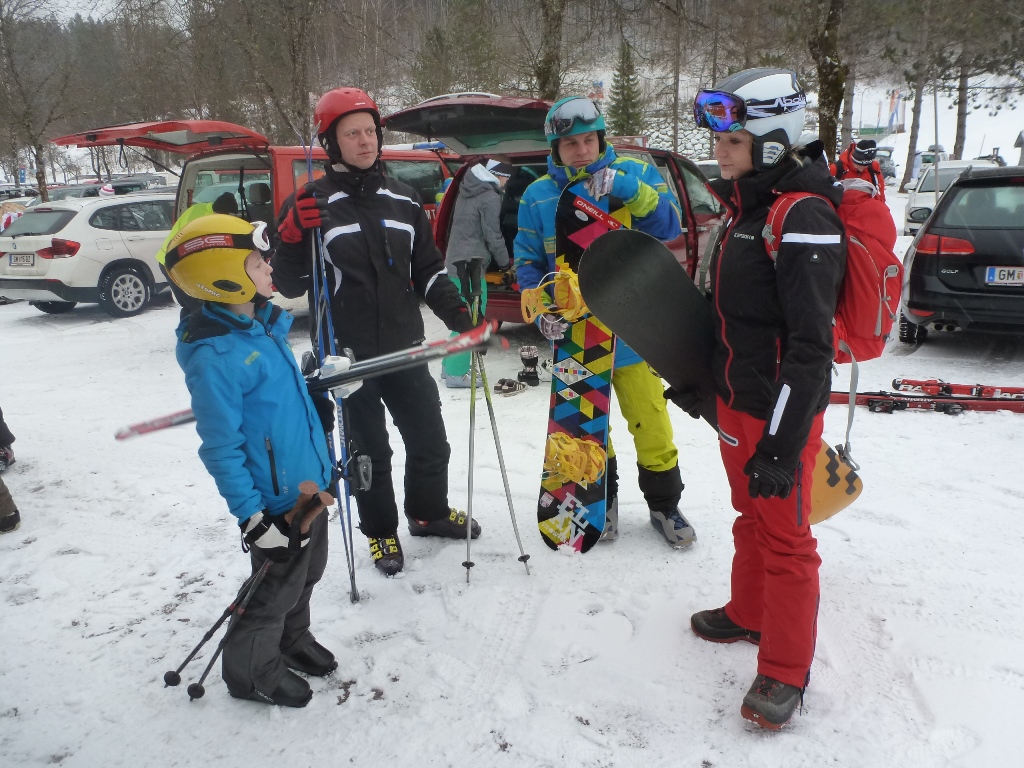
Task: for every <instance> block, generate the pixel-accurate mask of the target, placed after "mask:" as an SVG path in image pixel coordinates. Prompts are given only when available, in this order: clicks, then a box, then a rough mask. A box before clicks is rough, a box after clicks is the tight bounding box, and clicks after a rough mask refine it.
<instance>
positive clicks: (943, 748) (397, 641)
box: [0, 199, 1024, 768]
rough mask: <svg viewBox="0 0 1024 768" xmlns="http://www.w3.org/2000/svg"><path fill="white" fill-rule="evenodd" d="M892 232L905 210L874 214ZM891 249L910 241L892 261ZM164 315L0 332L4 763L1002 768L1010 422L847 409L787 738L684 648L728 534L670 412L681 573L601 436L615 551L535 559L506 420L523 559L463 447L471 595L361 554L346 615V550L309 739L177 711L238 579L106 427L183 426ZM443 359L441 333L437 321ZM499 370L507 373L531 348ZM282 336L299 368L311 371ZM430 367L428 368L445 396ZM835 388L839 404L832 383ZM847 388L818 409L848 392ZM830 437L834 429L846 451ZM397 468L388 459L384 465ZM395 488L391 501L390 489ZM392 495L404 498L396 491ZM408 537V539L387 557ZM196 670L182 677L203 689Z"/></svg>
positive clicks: (924, 349) (497, 365)
mask: <svg viewBox="0 0 1024 768" xmlns="http://www.w3.org/2000/svg"><path fill="white" fill-rule="evenodd" d="M893 208H894V214H896V215H899V214H900V212H901V208H902V200H901V199H897V200H896V201H894V204H893ZM901 243H902V247H904V248H905V246H906V240H905V239H904V240H901ZM176 320H177V309H176V307H174V306H173V305H171V304H169V303H164V304H158V305H157V306H156V307H155V308H154V309H152V310H151V311H149V312H147V313H145V314H143V315H141V316H139V317H137V318H133V319H128V320H111V319H110V318H109V317H107V316H106V315H104V314H103V313H102V312H101V311H100V310H99V309H98V308H96V307H91V306H79V307H78V308H76V309H75V310H74V311H72V312H70V313H68V314H65V315H59V316H49V315H44V314H42V313H40V312H37V311H36V310H35V309H33V308H32V307H29V306H27V305H26V304H24V303H19V304H13V305H9V306H0V361H2V362H0V370H2V377H0V406H2V407H3V410H4V415H5V416H6V417H7V420H8V422H9V424H10V426H11V428H12V430H13V431H14V432H15V434H16V435H17V437H18V440H17V442H16V443H15V449H16V453H17V463H16V464H15V465H14V466H13V467H12V468H11V469H10V470H9V471H7V472H6V473H5V474H4V480H5V481H6V483H7V484H8V486H9V487H10V489H11V492H12V493H13V495H14V498H15V500H16V502H17V504H18V505H19V507H20V509H21V512H22V517H23V524H22V527H21V529H20V530H18V531H17V532H15V533H12V534H8V535H5V536H2V537H0V605H2V607H0V638H3V641H4V649H5V653H4V654H3V660H2V661H0V764H2V765H3V766H29V765H45V764H59V765H60V766H62V768H72V767H74V768H94V767H96V766H104V767H109V768H113V767H115V766H131V768H144V767H146V766H153V767H154V768H164V767H169V766H188V767H190V768H191V767H193V766H200V765H213V766H246V767H247V768H264V767H266V768H271V766H274V767H277V766H285V765H287V766H314V765H316V766H335V765H354V766H388V767H389V768H404V767H405V766H410V767H411V766H417V767H419V766H458V767H460V768H461V767H465V768H485V767H487V768H489V767H490V766H510V767H511V766H515V767H516V768H528V767H531V766H558V767H559V768H574V767H576V766H595V767H596V766H616V767H617V768H618V767H627V766H643V767H644V768H650V767H651V766H658V767H660V766H693V767H694V768H698V767H699V768H735V767H737V766H748V765H749V766H755V765H756V766H762V765H786V766H791V767H793V768H797V767H799V766H805V767H807V768H819V767H820V766H826V765H827V766H840V767H846V766H849V767H850V768H866V767H871V768H879V767H887V766H893V767H894V768H895V767H897V766H898V768H940V766H941V767H944V768H945V767H949V766H956V767H958V768H968V767H973V766H995V765H999V766H1003V765H1006V766H1009V765H1012V764H1013V763H1014V760H1016V759H1019V755H1020V737H1019V731H1018V726H1017V724H1016V723H1017V719H1018V713H1019V712H1020V711H1021V710H1022V709H1024V660H1022V654H1021V641H1020V638H1021V637H1022V636H1024V613H1022V611H1021V605H1022V604H1024V570H1022V569H1021V567H1020V552H1021V550H1022V547H1024V515H1022V513H1021V512H1022V502H1021V496H1022V494H1021V490H1020V449H1019V435H1020V434H1021V431H1022V429H1024V416H1022V415H1016V414H1010V413H1005V412H999V413H988V414H976V413H975V414H965V415H961V416H957V417H950V416H945V415H941V414H931V413H906V412H904V413H898V414H895V415H879V414H872V413H869V412H867V411H866V410H865V409H859V410H858V413H857V419H856V423H855V425H854V436H853V440H854V449H855V455H856V457H857V458H858V459H859V461H860V462H861V464H862V473H861V474H862V476H863V478H864V483H865V491H864V494H863V496H862V497H861V498H860V500H859V501H858V502H857V503H856V504H855V505H854V506H853V507H852V508H850V509H848V510H846V511H845V512H843V513H842V514H841V515H839V516H837V517H835V518H833V519H832V520H830V521H828V522H826V523H823V524H821V525H820V526H818V527H817V528H816V529H815V533H816V535H817V537H818V540H819V551H820V553H821V555H822V559H823V561H824V564H823V566H822V570H821V588H822V603H821V612H820V621H819V635H818V648H817V654H816V658H815V662H814V666H813V669H812V678H811V684H810V687H809V688H808V691H807V696H806V704H805V707H804V710H803V714H802V716H797V717H794V720H793V723H792V725H791V727H789V728H788V729H787V730H785V731H783V732H781V733H779V734H775V735H772V734H768V733H764V732H760V731H758V730H757V729H756V728H754V727H753V726H751V725H750V724H749V723H747V722H746V721H744V720H742V719H741V718H740V715H739V707H740V701H741V698H742V696H743V693H744V692H745V691H746V689H747V687H748V686H749V685H750V682H751V680H752V679H753V677H754V674H755V657H756V649H755V648H754V647H752V646H748V645H745V644H739V645H734V646H720V645H714V644H710V643H705V642H702V641H700V640H698V639H697V638H696V637H694V636H693V634H692V633H691V632H690V629H689V625H688V622H689V616H690V614H691V613H692V612H694V611H697V610H700V609H705V608H713V607H718V606H720V605H722V604H724V603H725V601H726V599H727V596H728V585H729V566H730V560H731V557H732V544H731V532H730V529H731V525H732V520H733V517H734V513H733V512H732V511H731V507H730V503H729V492H728V487H727V484H726V481H725V476H724V472H723V470H722V467H721V462H720V461H719V458H718V454H717V444H716V440H715V434H714V433H713V432H712V431H711V430H710V429H708V428H707V427H706V426H705V425H703V424H701V423H694V422H693V421H692V420H690V419H689V418H688V417H686V416H685V415H684V414H681V413H678V412H676V411H673V421H674V424H675V427H676V437H677V442H678V445H679V448H680V452H681V463H682V467H683V477H684V480H685V482H686V490H685V492H684V494H683V504H684V508H685V511H686V514H687V516H688V517H689V518H690V519H691V521H692V522H693V523H694V525H695V527H696V529H697V532H698V536H699V539H698V541H697V543H696V544H695V545H694V547H693V548H692V549H691V550H689V551H674V550H671V549H669V548H668V547H667V545H666V544H665V543H664V541H662V540H661V539H660V537H659V536H658V535H657V534H656V533H655V532H654V531H653V530H652V529H651V527H650V526H649V524H648V522H647V513H646V509H645V506H644V504H643V500H642V497H641V495H640V493H639V491H638V490H637V487H636V477H635V468H634V467H635V464H634V457H635V454H634V451H633V447H632V445H631V442H630V440H629V437H628V433H627V431H626V427H625V424H624V423H623V422H622V421H621V418H620V417H618V414H617V412H616V417H615V421H614V422H613V430H614V432H613V435H614V439H615V440H616V441H617V443H616V447H617V451H618V453H619V455H620V467H621V471H622V482H621V486H622V492H621V509H620V514H621V526H622V536H621V538H620V540H619V541H618V542H616V543H614V544H611V545H602V546H599V547H596V548H595V549H594V550H593V551H592V552H590V553H588V554H586V555H572V554H569V553H567V552H557V553H556V552H552V551H549V550H548V549H547V548H546V547H545V546H544V545H543V543H542V542H541V540H540V537H539V535H538V534H537V531H536V528H535V523H534V513H533V505H534V502H535V499H536V493H537V485H538V475H539V471H540V464H541V454H542V446H543V441H544V432H545V427H544V425H545V418H546V405H547V394H546V392H545V391H542V390H543V389H544V388H543V387H542V388H540V389H534V390H530V391H527V392H526V393H524V394H522V395H519V396H516V397H513V398H502V397H496V398H495V406H496V408H497V411H498V420H499V427H500V429H501V438H502V441H503V447H504V452H505V456H506V459H507V461H508V462H509V464H510V474H511V477H510V480H511V485H512V489H513V494H514V499H515V505H516V511H517V513H518V517H519V525H520V529H521V531H522V532H523V538H524V542H525V544H526V546H527V551H528V552H529V553H530V554H531V555H532V558H531V560H530V566H531V571H532V573H531V575H529V576H527V575H526V573H525V571H524V569H523V567H522V565H521V564H520V563H518V562H517V561H516V557H517V556H518V549H517V547H516V543H515V539H514V537H513V535H512V529H511V525H510V522H509V514H508V511H507V509H506V508H505V506H506V505H505V502H504V496H503V493H502V486H501V480H500V476H499V474H498V469H497V461H496V457H495V452H494V448H493V444H492V442H491V437H490V434H489V432H490V430H489V426H488V423H487V419H486V415H485V413H484V412H483V410H482V409H481V410H480V411H478V419H477V429H478V433H477V440H476V445H477V477H476V487H477V491H478V492H477V496H476V499H475V502H474V509H475V510H476V515H477V518H478V519H479V520H480V521H481V522H482V525H483V528H484V532H483V536H482V537H481V538H480V539H479V540H478V541H476V542H474V545H473V559H474V560H475V561H476V563H477V566H476V567H475V568H474V569H473V580H472V583H471V584H470V585H468V586H467V584H466V578H465V571H464V569H463V568H462V567H461V565H460V564H461V562H462V561H463V559H465V545H464V544H463V543H459V542H437V541H424V540H422V539H412V538H410V537H408V536H404V537H403V544H404V546H405V549H406V558H407V566H406V571H405V572H404V573H403V574H401V575H399V576H398V577H397V578H394V579H385V578H383V577H382V576H380V575H379V574H377V573H376V572H375V571H374V569H373V568H372V566H371V564H370V558H369V556H368V552H367V550H366V545H365V540H364V539H363V538H362V536H361V535H357V538H356V544H357V555H358V562H357V579H358V584H359V589H360V592H361V595H362V600H361V602H359V603H358V604H351V603H350V602H349V600H348V597H347V575H346V572H345V565H344V555H343V553H342V548H341V538H340V535H338V534H339V533H340V532H339V531H338V530H337V527H336V526H337V522H335V523H334V526H335V527H334V529H333V530H332V536H333V539H332V542H331V548H332V553H331V557H332V562H331V564H330V566H329V569H328V573H327V575H326V577H325V578H324V580H323V581H322V582H321V584H320V585H319V587H318V588H317V590H316V591H315V592H314V596H313V620H314V623H313V629H314V631H315V632H316V634H317V637H318V639H319V640H320V641H321V642H322V643H323V644H324V645H326V646H327V647H328V648H330V649H332V650H333V651H334V652H335V654H336V655H337V656H338V660H339V662H340V667H339V669H338V671H337V672H336V673H335V674H334V676H333V677H331V678H329V679H327V680H319V679H314V680H311V684H312V687H313V690H314V692H315V695H314V698H313V701H312V702H311V703H310V705H309V706H308V707H307V708H306V709H304V710H280V709H274V708H270V707H265V706H263V705H259V704H255V703H246V702H240V701H237V700H234V699H231V698H229V697H228V695H227V691H226V689H225V688H224V686H223V684H222V683H221V681H220V679H219V665H218V668H217V669H215V671H214V672H213V674H212V675H211V677H210V678H209V680H208V681H207V694H206V696H205V698H203V699H201V700H199V701H195V702H192V703H189V701H188V697H187V695H186V693H185V690H184V687H185V685H184V684H183V685H182V686H180V687H179V688H164V687H163V684H162V676H163V673H164V672H165V671H166V670H168V669H173V668H174V667H175V666H177V665H178V664H179V663H180V662H181V661H182V660H183V659H184V658H185V656H186V655H187V654H188V652H189V650H190V649H191V648H192V647H193V646H194V645H195V644H196V643H197V642H198V641H199V639H200V637H201V636H202V634H203V632H205V631H206V629H207V628H209V627H210V626H211V625H212V624H213V622H214V621H215V619H216V618H217V617H218V616H219V615H220V612H221V611H222V610H223V609H224V607H225V606H226V605H227V604H228V603H229V602H230V600H231V598H232V597H233V595H234V593H235V590H236V589H237V587H238V585H239V584H240V583H241V582H242V580H243V579H244V578H245V576H246V575H247V572H248V558H247V557H246V556H244V555H243V554H242V553H241V552H240V551H239V548H238V535H237V531H236V528H235V526H234V524H233V522H232V520H231V519H230V517H229V515H228V513H227V511H226V509H225V508H224V505H223V503H222V502H221V500H220V499H219V497H218V496H217V493H216V490H215V488H214V485H213V482H212V481H211V480H210V478H209V477H208V476H207V475H206V473H205V472H204V470H203V467H202V465H201V464H200V462H199V460H198V458H197V456H196V449H197V447H198V439H197V437H196V434H195V431H194V429H193V427H192V426H184V427H179V428H175V429H171V430H167V431H164V432H160V433H156V434H153V435H151V436H147V437H140V438H136V439H134V440H130V441H125V442H116V441H115V440H114V439H113V433H114V431H115V429H116V428H117V427H119V426H121V425H123V424H125V423H128V422H132V421H137V420H139V419H143V418H147V417H152V416H156V415H160V414H163V413H167V412H170V411H174V410H178V409H180V408H184V407H187V406H188V396H187V393H186V390H185V387H184V383H183V380H182V376H181V373H180V371H179V370H178V368H177V366H176V364H175V362H174V356H173V341H174V339H173V329H174V326H175V324H176ZM427 323H428V333H429V334H431V335H432V338H439V337H441V336H442V335H443V329H442V328H441V326H440V324H439V323H438V322H437V321H435V320H433V318H432V317H429V316H428V318H427ZM507 335H508V338H509V340H510V342H511V348H510V349H509V350H507V351H492V352H491V353H490V354H489V355H488V356H487V358H486V364H487V366H488V372H489V375H490V377H491V379H492V381H493V380H497V379H498V378H500V377H504V376H510V375H511V376H513V377H514V375H515V371H516V370H517V369H518V368H519V364H518V362H519V361H518V354H517V349H518V346H519V345H520V344H522V343H527V342H529V343H538V342H539V341H540V337H539V336H537V335H535V334H534V332H533V331H532V329H529V328H523V327H520V328H518V329H516V328H513V329H512V330H511V331H510V332H508V334H507ZM305 339H306V326H305V323H304V322H298V323H297V326H296V328H295V329H294V331H293V336H292V341H293V343H294V344H295V348H296V352H297V353H301V351H302V349H304V348H307V347H308V342H306V340H305ZM432 368H434V369H435V373H436V366H432ZM846 376H847V371H845V370H844V371H842V372H841V375H840V379H845V377H846ZM894 376H913V377H917V378H929V377H940V378H944V379H946V380H949V381H960V382H981V383H990V384H1005V385H1017V386H1022V385H1024V340H1017V339H1010V338H1000V337H988V336H982V337H967V336H962V335H942V334H933V335H932V336H930V337H929V338H928V341H927V342H926V343H925V344H924V345H923V346H921V347H920V348H917V349H914V348H910V347H905V346H903V345H900V344H899V343H898V342H893V343H891V345H890V347H889V348H888V349H887V350H886V353H885V355H884V356H883V357H882V358H880V359H878V360H875V361H871V362H870V363H867V364H865V365H864V366H863V369H862V373H861V389H864V390H871V389H882V388H888V387H889V385H890V382H891V379H892V378H893V377H894ZM845 384H846V382H845V380H840V381H837V387H841V386H844V385H845ZM441 397H442V401H443V406H444V414H445V419H446V422H447V425H448V434H449V439H450V441H451V442H452V446H453V458H452V464H451V483H450V485H451V500H452V503H454V504H457V505H459V506H461V507H464V506H465V501H466V498H465V488H466V466H467V451H466V447H465V444H466V437H467V430H468V410H469V409H468V401H469V394H468V392H467V391H465V390H445V389H442V390H441ZM845 420H846V411H845V408H844V407H838V406H833V407H832V408H831V410H830V412H829V414H828V418H827V423H826V437H827V438H828V439H829V441H830V442H833V443H835V442H839V441H840V440H841V438H842V433H843V429H844V426H845ZM393 446H394V447H395V449H396V457H395V460H396V465H397V466H401V461H402V449H401V441H400V440H399V439H397V437H396V438H395V439H394V442H393ZM399 486H400V484H399ZM397 490H398V491H399V493H400V492H401V488H400V487H399V488H398V489H397ZM403 530H404V529H403ZM212 650H213V648H212V647H208V648H207V649H206V650H204V651H203V653H202V654H201V655H200V657H199V658H198V659H197V660H196V661H194V662H193V663H192V665H190V666H189V667H188V669H186V671H185V673H184V675H183V677H184V681H185V683H188V682H192V681H194V680H196V679H197V678H198V675H199V673H200V672H201V670H202V668H203V666H204V665H205V663H206V661H207V660H208V659H209V658H210V653H212Z"/></svg>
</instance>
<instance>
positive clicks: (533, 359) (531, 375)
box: [518, 345, 540, 387]
mask: <svg viewBox="0 0 1024 768" xmlns="http://www.w3.org/2000/svg"><path fill="white" fill-rule="evenodd" d="M519 359H520V360H522V361H523V370H521V371H520V372H519V374H518V378H519V380H520V381H521V382H523V383H524V384H527V385H529V386H531V387H536V386H538V385H539V384H540V374H539V373H537V361H538V360H539V359H540V358H539V357H538V355H537V348H536V347H535V346H532V345H530V346H526V347H520V348H519Z"/></svg>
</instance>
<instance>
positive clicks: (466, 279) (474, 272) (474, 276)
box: [457, 259, 530, 584]
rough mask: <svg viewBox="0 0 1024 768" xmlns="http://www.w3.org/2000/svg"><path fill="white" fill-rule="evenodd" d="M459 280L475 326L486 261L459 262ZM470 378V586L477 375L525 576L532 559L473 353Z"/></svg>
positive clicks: (478, 357) (479, 358) (479, 361)
mask: <svg viewBox="0 0 1024 768" xmlns="http://www.w3.org/2000/svg"><path fill="white" fill-rule="evenodd" d="M457 265H458V266H457V269H458V274H459V280H460V282H461V283H462V295H463V296H464V297H465V298H466V299H468V300H469V305H470V316H471V317H472V319H473V324H474V325H476V323H477V321H478V320H479V319H480V298H481V295H482V290H481V285H480V280H481V278H482V272H483V261H482V260H480V259H472V260H470V261H468V262H467V261H460V262H457ZM470 360H471V363H470V376H469V470H468V477H467V486H468V493H469V498H468V500H467V502H466V517H467V521H466V561H465V562H464V563H463V564H462V565H463V567H464V568H465V569H466V583H467V584H469V571H470V569H471V568H472V567H473V565H474V563H473V560H472V557H471V548H472V541H473V473H474V464H475V461H474V458H475V445H476V376H477V371H479V372H480V378H481V380H482V383H483V390H484V399H485V400H486V401H487V413H488V415H489V416H490V419H491V434H492V435H493V436H494V448H495V450H496V451H497V453H498V468H499V469H500V470H501V481H502V483H503V484H504V486H505V498H506V499H507V500H508V512H509V515H511V517H512V530H513V532H514V533H515V536H516V544H518V545H519V557H518V558H517V559H518V560H519V562H521V563H522V564H523V566H524V567H525V568H526V575H527V576H529V575H530V564H529V563H528V562H527V561H528V560H529V559H530V556H529V555H528V554H526V552H525V551H524V550H523V541H522V539H521V538H520V537H519V525H518V523H517V522H516V512H515V509H514V507H513V505H512V490H511V489H510V487H509V484H508V472H507V471H506V470H505V457H504V455H503V454H502V452H501V441H500V440H499V439H498V422H497V420H496V419H495V418H494V402H493V401H492V399H491V388H490V385H489V383H488V381H487V369H486V368H484V357H483V353H481V352H476V351H474V352H473V353H472V357H471V359H470Z"/></svg>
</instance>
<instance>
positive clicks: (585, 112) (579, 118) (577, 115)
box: [544, 98, 601, 137]
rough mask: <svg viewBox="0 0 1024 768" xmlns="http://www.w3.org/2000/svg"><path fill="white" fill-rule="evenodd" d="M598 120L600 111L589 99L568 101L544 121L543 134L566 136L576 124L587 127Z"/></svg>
mask: <svg viewBox="0 0 1024 768" xmlns="http://www.w3.org/2000/svg"><path fill="white" fill-rule="evenodd" d="M600 119H601V110H599V109H598V108H597V105H596V104H594V102H592V101H591V100H590V99H583V98H579V99H570V100H569V101H567V102H565V103H564V104H562V105H560V106H559V107H558V108H557V109H555V111H554V112H553V113H552V114H551V115H550V116H549V117H548V118H547V119H546V120H545V121H544V133H545V134H547V136H548V137H552V136H554V137H559V136H568V135H570V134H571V133H572V129H573V127H574V126H575V125H576V123H583V124H584V125H589V124H591V123H596V122H597V121H598V120H600ZM594 130H597V129H596V128H595V129H594Z"/></svg>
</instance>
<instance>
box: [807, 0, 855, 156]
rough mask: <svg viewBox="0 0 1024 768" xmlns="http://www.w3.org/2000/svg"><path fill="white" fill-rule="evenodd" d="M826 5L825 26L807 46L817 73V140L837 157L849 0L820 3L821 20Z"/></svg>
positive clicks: (844, 77) (844, 74)
mask: <svg viewBox="0 0 1024 768" xmlns="http://www.w3.org/2000/svg"><path fill="white" fill-rule="evenodd" d="M826 2H827V3H828V12H827V14H825V25H824V26H823V27H822V28H821V29H820V30H815V33H814V34H813V35H812V36H811V37H810V38H808V40H807V47H808V49H809V50H810V53H811V57H812V58H813V59H814V65H815V68H816V69H817V71H818V138H820V139H821V140H822V142H824V144H825V154H827V155H828V156H829V157H832V158H834V157H835V156H836V139H837V138H838V132H837V131H838V126H839V109H840V107H841V106H842V103H843V90H844V82H845V80H846V67H845V66H843V62H842V59H841V58H840V56H839V25H840V23H841V22H842V20H843V8H844V7H845V5H846V0H819V2H818V9H819V18H820V16H821V12H824V11H825V4H826Z"/></svg>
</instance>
